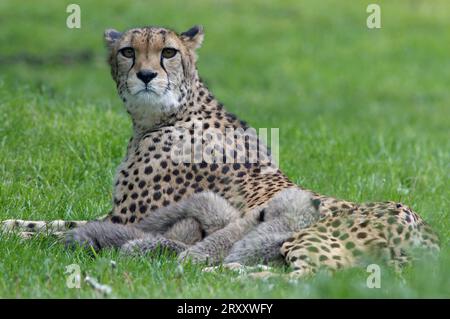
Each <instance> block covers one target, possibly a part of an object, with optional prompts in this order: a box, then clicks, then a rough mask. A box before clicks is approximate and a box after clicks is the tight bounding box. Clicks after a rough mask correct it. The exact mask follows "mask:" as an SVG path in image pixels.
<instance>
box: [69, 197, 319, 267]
mask: <svg viewBox="0 0 450 319" xmlns="http://www.w3.org/2000/svg"><path fill="white" fill-rule="evenodd" d="M319 203H320V201H317V200H315V201H314V200H312V197H311V194H310V193H308V192H306V191H303V190H300V189H295V188H293V189H287V190H285V191H283V192H280V193H279V194H277V195H276V196H275V197H274V198H273V199H272V200H271V201H269V202H268V203H267V206H265V207H263V208H258V209H255V210H253V211H251V212H249V213H248V214H246V215H245V216H244V217H241V218H240V215H241V214H240V213H239V211H238V210H237V209H235V208H233V207H232V206H231V205H230V204H229V203H228V202H227V201H226V200H224V199H223V198H221V197H220V196H218V195H216V194H214V193H212V192H205V193H201V194H195V195H193V196H191V197H190V198H188V199H186V200H184V201H181V202H180V203H176V204H173V205H169V206H168V207H163V208H160V209H158V210H156V211H155V212H153V213H152V214H151V215H149V216H146V217H145V218H144V219H143V220H142V221H141V222H140V223H139V224H135V225H133V226H124V225H120V224H113V223H109V222H97V221H95V222H91V223H88V224H87V225H85V226H84V227H81V228H78V229H75V230H72V231H71V232H69V233H68V235H67V239H66V242H67V245H69V246H71V245H73V243H78V244H80V245H81V246H87V247H93V248H94V249H95V250H100V249H103V248H119V249H120V250H121V251H122V252H123V253H124V254H130V255H141V254H145V253H148V252H152V251H156V250H158V249H161V248H162V249H167V250H169V251H172V252H175V253H177V254H179V259H180V260H185V259H189V260H191V261H194V262H207V263H210V264H217V263H220V262H225V263H231V262H234V263H241V264H249V263H257V262H263V263H267V262H271V261H274V262H275V261H280V262H282V260H283V256H282V255H281V252H280V248H281V246H282V245H283V243H284V242H285V241H286V239H288V238H289V237H291V236H292V235H293V234H294V233H295V232H296V231H299V230H300V229H303V228H305V227H307V226H308V225H311V224H312V223H314V222H315V221H317V220H318V219H319V213H318V210H317V208H318V204H319Z"/></svg>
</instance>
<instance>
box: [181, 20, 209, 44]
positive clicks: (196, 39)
mask: <svg viewBox="0 0 450 319" xmlns="http://www.w3.org/2000/svg"><path fill="white" fill-rule="evenodd" d="M180 38H181V40H182V41H183V42H184V44H186V46H187V47H188V48H190V49H192V50H195V49H198V48H200V46H201V45H202V42H203V38H204V33H203V27H202V26H201V25H195V26H193V27H192V28H190V29H189V30H187V31H185V32H183V33H181V34H180Z"/></svg>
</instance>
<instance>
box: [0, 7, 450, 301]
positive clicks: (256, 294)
mask: <svg viewBox="0 0 450 319" xmlns="http://www.w3.org/2000/svg"><path fill="white" fill-rule="evenodd" d="M371 2H373V1H345V2H343V1H337V0H336V1H320V2H319V1H314V0H311V1H309V0H308V1H300V0H295V1H294V0H292V1H282V2H281V1H276V2H275V1H273V2H272V1H237V0H235V1H231V0H228V1H207V0H204V1H195V0H191V1H189V2H181V1H179V2H178V1H151V2H149V1H135V2H133V3H130V2H128V1H106V0H105V1H95V4H94V2H93V1H87V0H83V1H81V0H80V1H77V3H78V4H80V6H81V10H82V12H81V19H82V27H81V29H68V28H67V27H66V25H65V21H66V17H67V13H66V5H67V4H68V3H71V2H67V3H65V1H57V0H55V1H47V0H46V1H31V0H30V1H21V2H20V4H19V3H18V2H17V1H13V0H3V1H1V3H0V21H1V29H0V47H1V50H0V150H1V151H0V220H3V219H8V218H22V219H56V218H58V219H59V218H61V219H92V218H94V217H97V216H100V215H103V214H104V213H106V212H108V210H109V209H110V207H111V203H110V199H111V190H112V178H113V174H114V170H115V167H116V166H117V165H118V164H119V162H120V161H121V159H122V157H123V156H124V152H125V148H126V143H127V140H128V138H129V136H130V133H131V123H130V120H129V118H128V116H127V114H126V112H125V111H124V109H123V108H122V105H121V103H120V101H119V99H118V97H117V96H116V93H115V87H114V85H113V82H112V80H111V79H110V75H109V70H108V68H107V65H106V62H105V50H104V48H103V42H102V40H103V39H102V32H103V30H104V29H105V28H107V27H115V28H117V29H119V30H123V29H125V28H128V27H131V26H140V25H164V26H170V27H172V28H175V29H176V30H179V31H183V30H185V29H188V28H189V27H190V26H192V25H194V24H197V23H200V24H203V25H204V27H205V32H206V37H205V42H204V46H203V48H202V49H201V50H200V59H199V70H200V74H201V75H202V77H203V78H204V79H206V82H207V83H208V85H209V87H210V88H211V89H212V91H213V92H214V93H215V95H216V96H217V97H218V98H219V99H220V100H221V101H222V102H223V103H224V104H225V106H226V107H227V108H228V109H229V110H230V111H232V112H234V113H236V114H237V115H238V116H240V117H241V118H244V119H246V120H247V121H248V122H250V124H252V125H253V126H254V127H267V128H273V127H275V128H279V129H280V142H281V151H280V166H281V168H282V169H283V170H284V171H285V172H286V173H287V175H288V176H289V177H290V178H291V179H292V180H293V181H295V182H297V183H299V184H301V185H303V186H305V187H307V188H310V189H313V190H316V191H318V192H321V193H324V194H328V195H332V196H336V197H340V198H344V199H347V200H352V201H372V200H376V201H379V200H395V201H401V202H404V203H405V204H407V205H410V206H412V207H413V208H414V209H415V210H416V211H418V212H419V213H420V214H421V215H422V216H423V217H424V218H425V219H426V220H427V221H428V222H429V223H430V224H431V225H432V227H433V228H434V229H435V230H436V231H437V232H438V233H439V235H440V238H441V241H442V253H441V255H440V257H439V259H438V260H436V261H429V262H428V263H427V262H423V263H419V264H418V265H416V266H415V267H410V268H407V269H406V270H405V272H404V274H403V276H398V275H396V274H394V273H393V272H392V271H391V270H389V269H384V268H383V271H382V277H381V288H380V289H369V288H367V287H366V278H367V276H368V273H367V272H366V271H365V269H352V270H348V271H343V272H340V273H337V274H336V275H334V276H329V275H327V274H324V273H323V274H322V273H321V274H319V275H318V276H316V277H314V278H311V279H307V280H304V281H300V282H297V283H292V282H286V281H283V280H279V279H272V280H269V281H267V282H262V281H261V282H260V281H256V282H255V281H252V280H237V276H236V275H235V274H233V273H230V272H227V271H223V272H220V273H217V274H204V273H202V272H201V267H198V266H197V267H195V266H190V265H186V266H185V267H184V268H183V269H182V268H180V267H178V264H177V262H176V260H175V259H174V258H171V257H161V258H155V259H127V258H123V257H120V256H118V254H117V253H116V252H113V251H106V252H103V253H101V254H100V255H99V256H97V258H91V257H90V256H88V255H87V254H86V253H83V252H81V251H76V252H68V251H66V250H64V248H63V246H62V245H61V244H59V243H55V242H54V241H52V240H50V239H46V238H42V239H36V240H33V241H29V242H22V241H20V240H18V239H17V238H14V237H0V297H2V298H7V297H12V298H23V297H27V298H29V297H31V298H36V297H42V298H55V297H56V298H67V297H96V296H98V295H97V293H96V292H95V291H94V290H92V289H91V288H90V287H89V286H87V285H85V284H83V285H82V286H81V288H80V289H69V288H67V286H66V278H67V277H66V275H65V274H64V270H65V267H66V266H67V265H70V264H74V263H75V264H78V265H80V267H81V270H82V271H83V272H85V273H87V274H90V275H92V276H93V277H95V278H97V279H98V280H99V281H100V282H101V283H103V284H107V285H110V286H111V287H112V294H111V297H126V298H129V297H132V298H133V297H134V298H136V297H138V298H148V297H150V298H208V297H209V298H212V297H213V298H230V297H242V298H244V297H247V298H262V297H266V298H299V297H307V298H310V297H332V298H334V297H356V298H359V297H362V298H366V297H400V298H404V297H414V298H422V297H440V298H442V297H446V298H448V297H450V270H449V269H450V251H449V248H448V246H449V238H450V236H449V235H450V233H449V231H450V218H449V206H450V205H449V204H450V187H449V186H450V183H449V182H450V164H449V163H450V90H449V85H450V59H449V52H450V3H449V2H448V1H446V0H440V1H426V0H422V1H421V0H415V1H412V0H411V1H407V0H405V1H395V2H394V1H376V2H377V3H379V4H380V5H381V8H382V28H381V29H379V30H369V29H368V28H367V27H366V18H367V15H368V14H367V13H366V6H367V4H368V3H371ZM150 3H151V4H150ZM111 259H112V260H114V261H116V263H117V267H116V268H111V266H110V260H111ZM278 271H280V272H283V271H287V270H286V269H281V268H280V269H278Z"/></svg>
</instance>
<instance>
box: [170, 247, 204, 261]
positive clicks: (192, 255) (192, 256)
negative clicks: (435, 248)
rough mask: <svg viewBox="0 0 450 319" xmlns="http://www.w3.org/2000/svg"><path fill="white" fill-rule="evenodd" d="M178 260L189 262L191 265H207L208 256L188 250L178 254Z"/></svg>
mask: <svg viewBox="0 0 450 319" xmlns="http://www.w3.org/2000/svg"><path fill="white" fill-rule="evenodd" d="M178 260H179V261H182V262H186V261H191V262H192V263H195V264H200V263H208V261H209V260H210V256H209V255H208V254H205V253H203V252H201V251H198V250H196V249H193V248H188V249H186V250H185V251H183V252H181V253H180V255H179V256H178Z"/></svg>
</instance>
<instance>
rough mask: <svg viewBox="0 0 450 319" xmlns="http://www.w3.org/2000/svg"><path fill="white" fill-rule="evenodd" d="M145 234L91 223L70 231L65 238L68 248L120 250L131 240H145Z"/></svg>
mask: <svg viewBox="0 0 450 319" xmlns="http://www.w3.org/2000/svg"><path fill="white" fill-rule="evenodd" d="M144 236H145V233H144V232H142V231H140V230H139V229H136V228H135V227H129V226H125V225H122V224H113V223H111V222H108V221H105V222H99V221H94V222H89V223H87V224H86V225H84V226H82V227H78V228H75V229H73V230H71V231H69V232H68V233H67V235H66V237H65V243H66V247H69V248H71V247H76V246H80V247H92V248H93V249H94V250H96V251H98V250H100V249H103V248H119V247H121V246H122V245H124V244H125V243H127V242H128V241H130V240H133V239H138V238H143V237H144Z"/></svg>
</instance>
